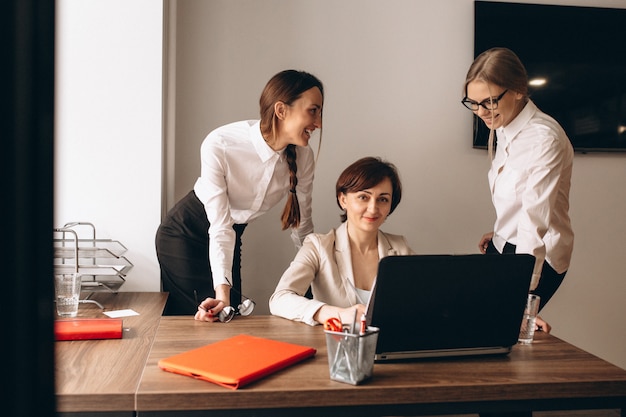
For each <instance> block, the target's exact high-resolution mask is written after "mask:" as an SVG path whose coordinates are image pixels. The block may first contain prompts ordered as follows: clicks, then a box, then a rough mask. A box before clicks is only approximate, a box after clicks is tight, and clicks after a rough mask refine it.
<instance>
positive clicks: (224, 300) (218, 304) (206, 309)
mask: <svg viewBox="0 0 626 417" xmlns="http://www.w3.org/2000/svg"><path fill="white" fill-rule="evenodd" d="M215 295H216V297H215V298H211V297H209V298H205V299H204V301H202V302H201V303H200V305H199V306H198V311H197V312H196V315H195V316H194V319H196V320H200V321H209V322H211V321H218V320H219V317H218V315H219V313H220V311H222V310H223V309H224V307H226V306H227V305H230V286H229V285H218V286H217V287H216V288H215Z"/></svg>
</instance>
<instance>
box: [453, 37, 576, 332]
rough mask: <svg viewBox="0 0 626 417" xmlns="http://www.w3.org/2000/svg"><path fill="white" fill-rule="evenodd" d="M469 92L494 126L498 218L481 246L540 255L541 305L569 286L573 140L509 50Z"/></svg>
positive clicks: (484, 62) (485, 65)
mask: <svg viewBox="0 0 626 417" xmlns="http://www.w3.org/2000/svg"><path fill="white" fill-rule="evenodd" d="M464 94H465V97H464V98H463V100H462V103H463V105H465V106H466V107H467V108H468V109H470V110H471V111H473V112H474V114H475V115H476V116H478V117H479V118H481V119H482V121H483V122H484V123H485V124H486V125H487V127H489V128H490V137H489V156H490V159H491V169H490V170H489V174H488V180H489V189H490V191H491V196H492V202H493V205H494V208H495V211H496V220H495V223H494V229H493V231H492V232H489V233H486V234H485V235H483V236H482V238H481V239H480V241H479V243H478V246H479V249H480V251H481V252H482V253H488V254H506V253H527V254H531V255H533V256H534V257H535V259H536V263H535V269H534V271H533V276H532V281H531V286H530V289H529V290H530V292H533V293H535V294H537V295H539V296H540V297H541V304H540V309H541V308H543V306H545V304H546V303H547V302H548V301H549V300H550V298H551V297H552V296H553V295H554V293H555V292H556V290H557V289H558V288H559V286H560V285H561V282H562V281H563V278H564V277H565V274H566V272H567V269H568V268H569V264H570V259H571V255H572V250H573V245H574V233H573V231H572V226H571V222H570V218H569V214H568V210H569V190H570V182H571V176H572V164H573V158H574V152H573V148H572V145H571V143H570V141H569V139H568V137H567V135H566V134H565V132H564V131H563V129H562V128H561V126H560V125H559V124H558V122H557V121H555V120H554V119H553V118H552V117H550V116H548V115H547V114H545V113H543V112H542V111H541V110H539V109H538V108H537V106H536V105H535V104H534V103H533V101H532V100H531V99H530V98H529V94H528V76H527V74H526V69H525V68H524V65H523V64H522V62H521V61H520V60H519V58H518V57H517V55H515V53H514V52H513V51H511V50H509V49H506V48H492V49H489V50H487V51H485V52H483V53H482V54H480V55H479V56H478V57H477V58H476V60H475V61H474V63H473V64H472V65H471V66H470V68H469V71H468V73H467V77H466V80H465V86H464ZM494 139H497V142H496V145H494ZM494 146H495V153H494V150H493V148H494ZM538 322H539V323H540V324H541V325H542V327H543V330H548V331H549V326H547V323H545V322H543V321H541V320H539V321H538ZM546 326H547V328H546Z"/></svg>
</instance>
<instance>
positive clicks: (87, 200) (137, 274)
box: [54, 0, 163, 291]
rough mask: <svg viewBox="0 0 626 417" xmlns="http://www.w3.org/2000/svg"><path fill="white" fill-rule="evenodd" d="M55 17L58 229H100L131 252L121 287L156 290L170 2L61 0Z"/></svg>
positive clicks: (98, 234)
mask: <svg viewBox="0 0 626 417" xmlns="http://www.w3.org/2000/svg"><path fill="white" fill-rule="evenodd" d="M56 10H57V34H56V51H55V52H56V102H55V106H56V110H55V112H56V116H55V124H56V126H55V153H56V155H55V190H54V192H55V205H54V208H55V213H54V222H55V223H54V224H55V227H60V226H63V225H64V224H65V223H68V222H76V221H85V222H91V223H93V224H94V225H95V227H96V237H97V238H99V239H113V240H119V241H120V242H121V243H122V244H124V245H125V246H126V247H127V248H128V252H127V253H126V256H127V257H128V259H129V260H130V262H132V263H133V265H134V267H133V269H131V271H130V273H129V275H128V277H127V281H126V283H125V284H124V286H123V287H122V289H123V290H125V291H133V290H135V291H136V290H143V291H158V290H159V289H160V283H159V266H158V264H157V261H156V254H155V251H154V235H155V232H156V229H157V227H158V225H159V222H160V219H161V218H160V215H161V143H162V133H161V130H162V129H161V113H162V111H161V108H162V65H163V64H162V55H163V42H162V38H163V5H162V2H160V1H153V0H132V1H125V0H89V1H84V0H59V1H57V9H56ZM77 230H78V231H79V233H83V234H82V235H81V237H82V236H84V237H86V238H90V237H91V234H90V233H91V231H90V229H89V228H88V227H83V228H78V229H77Z"/></svg>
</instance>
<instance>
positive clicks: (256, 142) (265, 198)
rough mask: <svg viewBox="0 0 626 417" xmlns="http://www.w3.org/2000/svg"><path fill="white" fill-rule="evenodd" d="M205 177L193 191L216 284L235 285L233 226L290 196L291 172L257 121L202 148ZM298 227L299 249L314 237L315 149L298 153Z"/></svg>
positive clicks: (228, 129)
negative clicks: (205, 224) (200, 206)
mask: <svg viewBox="0 0 626 417" xmlns="http://www.w3.org/2000/svg"><path fill="white" fill-rule="evenodd" d="M200 155H201V173H200V177H199V178H198V180H197V181H196V184H195V186H194V191H195V193H196V195H197V196H198V198H199V199H200V201H201V202H202V203H203V204H204V208H205V211H206V214H207V218H208V220H209V223H210V226H209V230H208V234H209V242H210V244H209V261H210V263H211V272H212V274H213V285H214V286H218V285H220V284H227V282H226V279H228V280H229V281H230V282H232V265H233V254H234V248H235V238H236V235H235V231H234V230H233V228H232V226H233V225H234V224H244V223H249V222H251V221H252V220H254V219H255V218H257V217H259V216H261V215H262V214H264V213H265V212H267V211H268V210H270V209H271V208H272V207H274V206H275V205H276V204H278V203H279V202H280V201H281V200H282V199H283V198H284V197H285V195H286V194H287V193H288V191H289V167H288V164H287V161H286V158H285V156H284V150H281V151H274V150H273V149H272V148H271V147H270V146H269V145H268V144H267V143H266V142H265V140H264V139H263V136H262V135H261V129H260V123H259V121H257V120H249V121H241V122H235V123H231V124H228V125H225V126H222V127H220V128H218V129H215V130H214V131H212V132H211V133H209V135H208V136H207V137H206V138H205V139H204V142H203V143H202V146H201V148H200ZM296 155H297V157H296V162H297V166H298V171H297V176H298V185H297V187H296V193H297V196H298V202H299V205H300V216H301V217H300V226H299V227H298V228H297V229H293V230H292V234H291V238H292V240H293V241H294V244H295V245H296V247H300V246H301V245H302V241H303V240H304V237H305V236H306V235H307V234H309V233H311V232H313V220H312V210H311V194H312V192H313V174H314V170H315V160H314V154H313V150H312V149H311V148H310V147H309V146H307V147H300V146H298V147H297V148H296Z"/></svg>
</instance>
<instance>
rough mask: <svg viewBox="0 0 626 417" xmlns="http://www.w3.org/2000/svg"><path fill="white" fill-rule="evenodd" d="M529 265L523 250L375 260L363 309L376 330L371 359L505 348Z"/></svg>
mask: <svg viewBox="0 0 626 417" xmlns="http://www.w3.org/2000/svg"><path fill="white" fill-rule="evenodd" d="M534 265H535V258H534V257H533V256H531V255H524V254H511V255H482V254H471V255H408V256H389V257H386V258H383V259H381V261H380V263H379V266H378V275H377V278H376V282H375V284H374V288H373V290H372V293H371V296H370V299H369V301H368V306H367V313H366V316H367V320H368V324H369V325H371V326H375V327H378V328H380V334H379V335H378V342H377V346H376V356H375V360H376V362H384V361H396V360H403V359H420V358H434V357H449V356H473V355H496V354H507V353H509V352H510V351H511V348H512V346H513V345H514V344H515V343H517V339H518V336H519V329H520V324H521V322H522V316H523V313H524V307H525V305H526V298H527V296H528V289H529V287H530V280H531V275H532V271H533V267H534Z"/></svg>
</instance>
